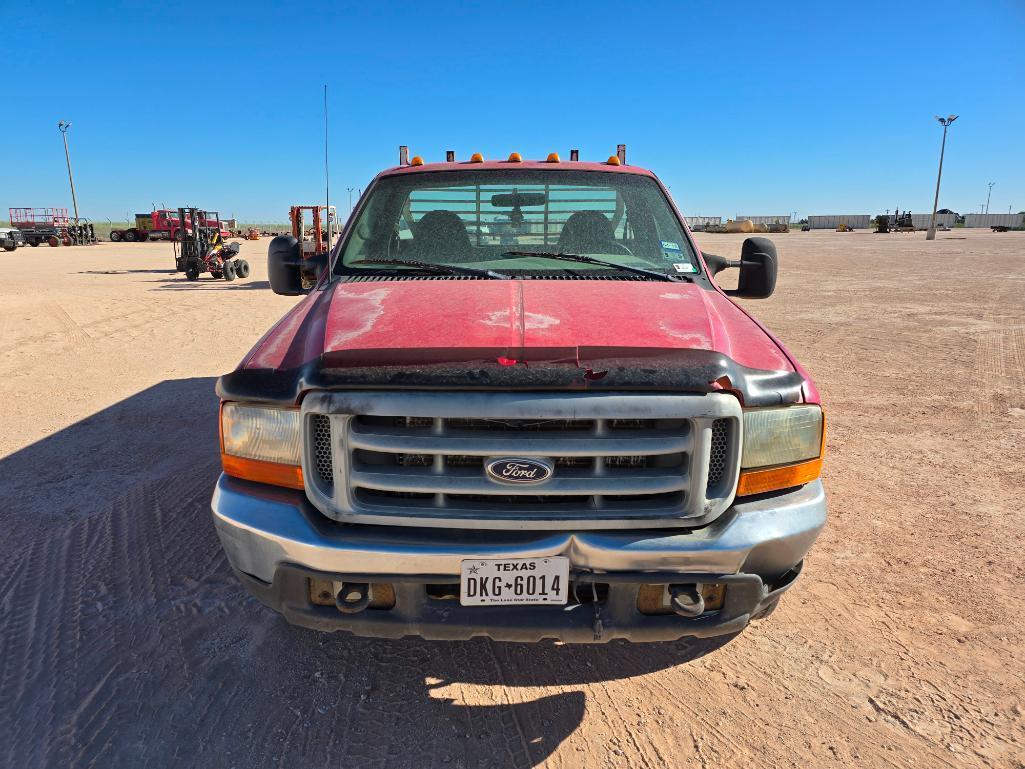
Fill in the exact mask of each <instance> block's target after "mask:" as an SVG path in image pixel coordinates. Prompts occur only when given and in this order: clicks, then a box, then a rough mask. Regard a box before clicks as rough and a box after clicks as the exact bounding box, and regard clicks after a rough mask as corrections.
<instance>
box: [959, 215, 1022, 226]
mask: <svg viewBox="0 0 1025 769" xmlns="http://www.w3.org/2000/svg"><path fill="white" fill-rule="evenodd" d="M964 226H965V227H1025V214H965V217H964Z"/></svg>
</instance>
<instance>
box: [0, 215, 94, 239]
mask: <svg viewBox="0 0 1025 769" xmlns="http://www.w3.org/2000/svg"><path fill="white" fill-rule="evenodd" d="M8 210H9V212H10V218H11V226H12V227H15V228H17V229H18V230H20V231H21V234H22V235H23V236H24V238H25V243H27V244H28V245H30V246H38V245H40V244H41V243H46V244H47V245H49V246H51V247H53V248H56V247H57V246H83V245H89V244H92V243H95V242H96V230H95V228H94V227H93V225H92V223H91V222H90V221H89V220H88V219H72V218H71V217H69V216H68V209H66V208H11V209H8Z"/></svg>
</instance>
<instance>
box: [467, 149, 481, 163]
mask: <svg viewBox="0 0 1025 769" xmlns="http://www.w3.org/2000/svg"><path fill="white" fill-rule="evenodd" d="M470 162H471V163H483V162H484V156H483V155H481V154H480V153H479V152H474V153H473V154H472V155H470Z"/></svg>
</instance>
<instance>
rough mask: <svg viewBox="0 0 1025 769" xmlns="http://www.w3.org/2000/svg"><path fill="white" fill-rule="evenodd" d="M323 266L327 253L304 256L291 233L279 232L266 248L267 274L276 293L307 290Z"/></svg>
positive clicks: (297, 294)
mask: <svg viewBox="0 0 1025 769" xmlns="http://www.w3.org/2000/svg"><path fill="white" fill-rule="evenodd" d="M325 269H327V253H326V252H325V253H323V254H314V255H313V256H311V257H310V258H309V259H303V257H302V253H301V252H300V245H299V241H298V240H296V239H295V238H294V237H293V236H292V235H278V236H277V237H276V238H274V239H273V240H272V241H271V242H270V246H269V247H268V248H267V277H268V278H269V279H270V287H271V289H272V290H273V291H274V293H275V294H281V295H283V296H299V295H300V294H307V293H309V291H310V289H312V288H313V287H314V286H315V285H316V284H317V281H318V280H319V279H320V277H321V275H323V274H324V270H325Z"/></svg>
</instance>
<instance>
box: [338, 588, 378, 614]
mask: <svg viewBox="0 0 1025 769" xmlns="http://www.w3.org/2000/svg"><path fill="white" fill-rule="evenodd" d="M369 605H370V586H369V585H368V584H367V583H365V582H343V583H342V587H341V589H340V590H339V591H338V594H337V595H336V596H335V606H337V607H338V611H340V612H342V613H343V614H357V613H358V612H361V611H363V610H364V609H365V608H367V606H369Z"/></svg>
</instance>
